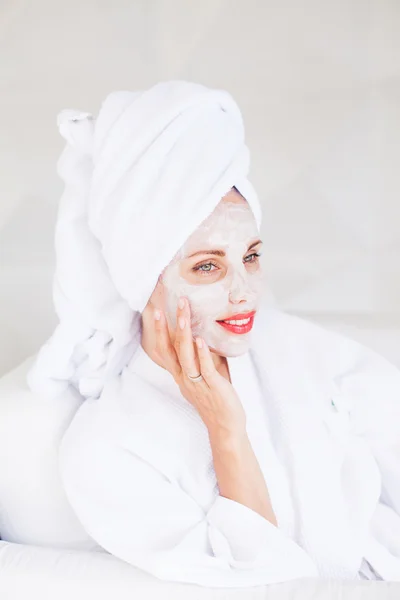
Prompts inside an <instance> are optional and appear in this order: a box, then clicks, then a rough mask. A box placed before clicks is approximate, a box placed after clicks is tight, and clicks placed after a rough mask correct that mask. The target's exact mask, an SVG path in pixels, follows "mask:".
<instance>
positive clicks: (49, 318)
mask: <svg viewBox="0 0 400 600" xmlns="http://www.w3.org/2000/svg"><path fill="white" fill-rule="evenodd" d="M171 78H174V79H189V80H193V81H198V82H200V83H203V84H205V85H209V86H211V87H218V88H225V89H227V90H228V91H230V92H231V93H232V94H233V96H234V97H235V98H236V100H237V102H238V103H239V105H240V107H241V109H242V111H243V114H244V118H245V123H246V126H247V139H248V144H249V146H250V149H251V151H252V156H253V168H252V172H251V179H252V181H253V182H254V184H255V186H256V188H257V190H258V192H259V195H260V198H261V199H262V203H263V206H264V225H263V237H264V240H265V251H264V252H265V266H266V268H267V272H268V275H269V282H270V287H271V288H272V290H273V293H274V294H275V297H276V300H277V302H278V303H279V304H280V305H281V306H282V307H283V308H285V309H286V310H288V311H291V312H294V313H296V314H299V315H301V316H305V317H311V318H313V319H316V320H318V321H320V322H322V323H324V324H326V325H327V326H332V327H334V328H339V329H342V330H344V331H345V332H348V333H350V334H351V335H353V336H354V337H357V338H358V339H361V341H364V342H366V343H367V344H368V345H370V346H372V347H375V348H376V349H377V350H378V351H381V352H382V353H384V354H386V355H387V356H389V357H390V358H392V359H393V360H395V361H398V363H399V364H400V201H399V200H400V198H399V192H400V164H399V162H400V160H399V157H400V2H399V1H398V0H369V1H368V2H366V1H365V0H301V1H299V0H202V1H201V2H195V1H194V0H192V1H190V0H129V1H128V0H113V1H112V2H109V1H107V0H97V1H94V0H79V1H78V0H68V2H61V1H59V0H36V1H35V2H29V1H28V0H1V1H0V373H1V372H5V371H7V370H8V369H10V368H11V367H13V366H14V365H16V364H18V362H20V361H21V360H22V359H23V358H25V357H26V356H28V355H29V354H32V353H33V352H35V351H36V350H37V349H38V347H39V345H40V344H41V343H42V342H44V341H45V339H46V337H47V336H48V335H50V333H51V332H52V330H53V327H54V326H55V324H56V322H57V320H56V317H55V315H54V312H53V309H52V297H51V277H52V270H53V265H54V256H53V228H54V222H55V215H56V210H57V204H58V200H59V197H60V195H61V192H62V185H61V181H59V180H58V177H57V174H56V161H57V160H58V157H59V154H60V152H61V150H62V148H63V140H62V138H61V137H60V135H59V133H58V130H57V126H56V116H57V113H58V112H59V111H60V110H61V109H63V108H78V109H83V110H88V111H90V112H92V113H94V114H96V112H97V110H98V108H99V106H100V102H101V100H102V99H103V98H104V97H105V95H106V94H107V93H108V92H109V91H111V90H116V89H131V90H135V89H143V88H145V87H148V86H151V85H153V84H155V83H156V82H157V81H159V80H165V79H171Z"/></svg>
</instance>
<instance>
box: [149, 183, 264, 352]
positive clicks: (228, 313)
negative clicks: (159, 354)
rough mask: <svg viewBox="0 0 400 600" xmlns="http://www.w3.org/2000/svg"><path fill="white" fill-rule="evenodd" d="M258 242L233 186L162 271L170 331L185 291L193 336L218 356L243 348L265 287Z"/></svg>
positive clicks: (245, 206)
mask: <svg viewBox="0 0 400 600" xmlns="http://www.w3.org/2000/svg"><path fill="white" fill-rule="evenodd" d="M261 245H262V242H261V240H260V238H259V232H258V229H257V225H256V222H255V219H254V216H253V213H252V211H251V209H250V207H249V205H248V203H247V201H246V200H245V199H244V198H243V197H242V196H241V195H240V194H239V193H238V192H237V191H236V190H234V189H233V190H231V191H230V192H229V193H228V194H227V195H226V196H224V198H223V199H222V200H221V202H220V203H219V204H218V206H217V207H216V209H215V210H214V211H213V213H212V214H211V215H210V216H209V217H208V218H207V219H206V220H205V221H204V222H203V223H202V224H201V225H200V227H199V228H198V229H196V231H195V232H194V233H193V234H192V235H191V236H190V237H189V238H188V239H187V241H186V242H185V244H184V245H183V246H182V248H180V250H179V252H178V253H177V254H176V256H175V257H174V259H173V260H172V261H171V262H170V264H169V265H168V266H167V267H166V268H165V269H164V271H163V273H162V274H161V278H160V283H161V285H162V286H163V288H164V290H163V297H164V305H165V306H164V309H165V311H166V315H167V320H168V324H169V327H170V330H172V331H175V328H176V310H177V304H178V300H179V298H180V297H181V296H185V297H186V298H188V300H189V303H190V307H191V314H192V319H191V325H192V331H193V335H194V336H195V337H196V336H201V337H202V338H203V339H204V340H205V341H206V343H207V344H208V346H209V347H210V349H211V350H212V351H214V352H216V353H217V354H219V355H221V356H238V355H240V354H243V353H244V352H246V350H248V348H249V342H250V339H249V336H250V331H251V328H252V326H253V321H254V314H255V311H256V310H257V308H258V306H259V300H260V296H261V291H262V287H263V276H262V271H261V266H260V262H259V253H260V250H261ZM227 321H235V322H234V323H232V322H231V323H229V322H227Z"/></svg>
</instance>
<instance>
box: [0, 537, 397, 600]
mask: <svg viewBox="0 0 400 600" xmlns="http://www.w3.org/2000/svg"><path fill="white" fill-rule="evenodd" d="M0 585H1V597H2V598H4V599H7V600H26V599H27V598H29V600H54V599H55V598H56V599H57V600H71V599H74V600H91V599H92V598H96V600H110V599H114V598H115V599H117V600H153V599H155V598H162V599H163V600H262V599H264V600H285V599H286V598H296V600H309V598H318V600H337V598H341V600H396V599H397V598H399V597H400V584H399V583H388V582H382V581H353V580H346V581H339V580H323V579H297V580H293V581H288V582H286V583H278V584H275V585H266V586H256V587H252V588H240V589H237V588H236V589H235V588H232V589H226V588H220V589H217V588H206V587H201V586H198V585H191V584H186V583H185V584H181V583H171V582H164V581H161V580H159V579H156V578H155V577H153V576H151V575H148V574H147V573H144V572H143V571H140V570H139V569H137V568H135V567H133V566H131V565H129V564H128V563H125V562H123V561H122V560H119V559H118V558H115V557H114V556H111V554H106V553H104V554H103V553H98V552H81V551H77V550H73V551H67V550H53V549H51V548H36V547H33V546H25V545H18V544H10V543H8V542H0Z"/></svg>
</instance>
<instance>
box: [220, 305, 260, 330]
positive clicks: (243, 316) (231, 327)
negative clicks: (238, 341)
mask: <svg viewBox="0 0 400 600" xmlns="http://www.w3.org/2000/svg"><path fill="white" fill-rule="evenodd" d="M255 314H256V311H255V310H253V311H251V312H248V313H239V314H236V315H231V316H230V317H227V318H226V319H224V320H221V321H217V323H218V324H219V325H221V327H223V328H224V329H227V330H228V331H230V332H232V333H238V334H243V333H248V332H249V331H250V330H251V329H252V327H253V324H254V315H255ZM243 319H250V321H249V322H248V323H245V324H243V325H233V324H232V323H226V321H233V320H235V321H238V320H243Z"/></svg>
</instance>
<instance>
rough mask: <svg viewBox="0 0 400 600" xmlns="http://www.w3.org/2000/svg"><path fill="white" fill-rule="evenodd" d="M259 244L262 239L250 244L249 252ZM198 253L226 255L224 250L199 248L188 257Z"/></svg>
mask: <svg viewBox="0 0 400 600" xmlns="http://www.w3.org/2000/svg"><path fill="white" fill-rule="evenodd" d="M258 244H262V241H261V240H257V241H256V242H253V243H252V244H250V246H249V247H248V248H247V252H248V251H249V250H251V249H252V248H255V246H258ZM198 254H215V255H216V256H225V252H224V251H223V250H198V251H197V252H194V253H193V254H191V255H190V256H188V257H187V258H192V256H197V255H198Z"/></svg>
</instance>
